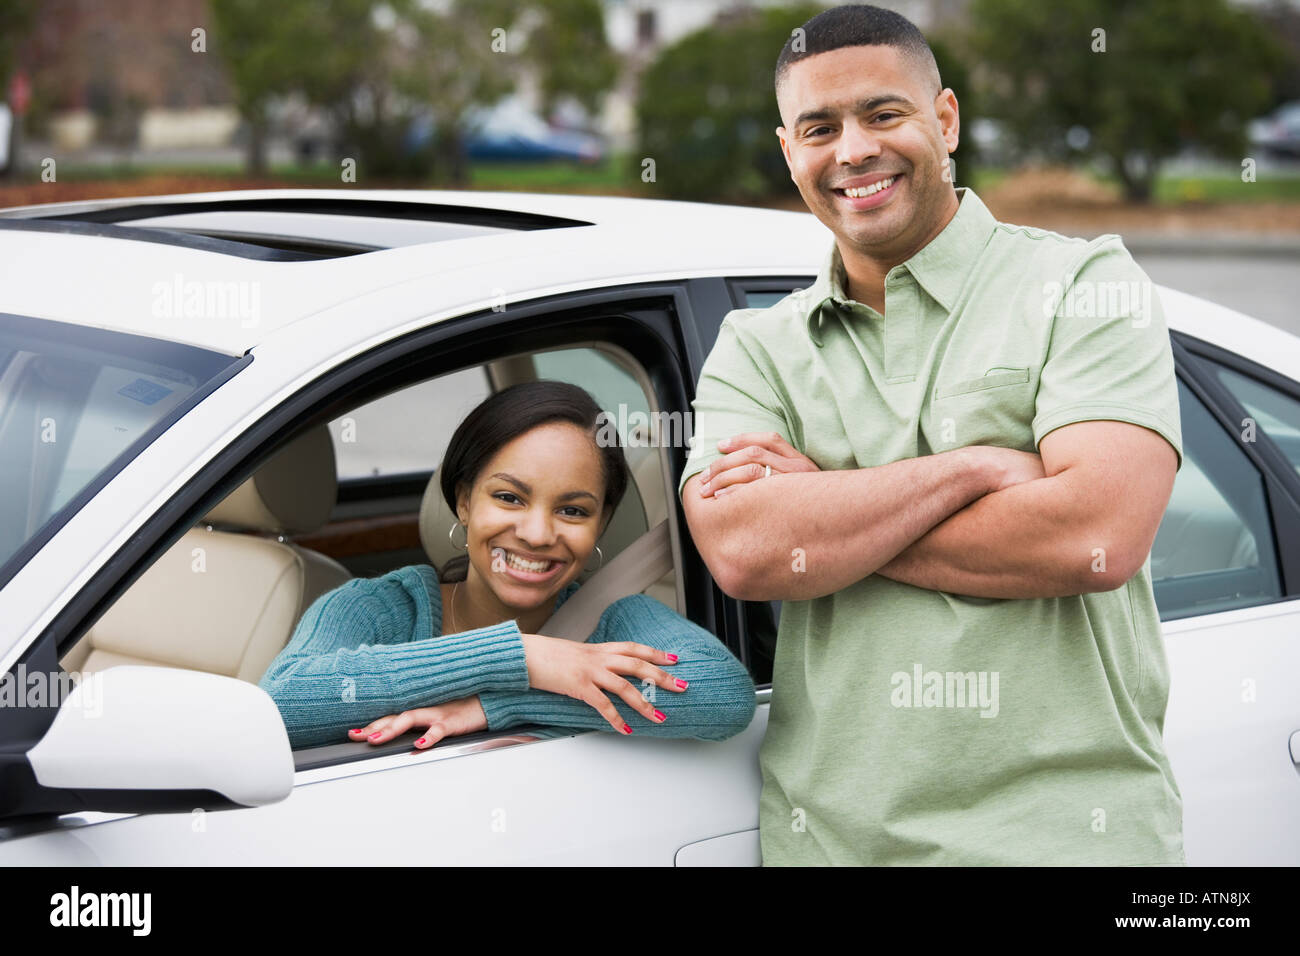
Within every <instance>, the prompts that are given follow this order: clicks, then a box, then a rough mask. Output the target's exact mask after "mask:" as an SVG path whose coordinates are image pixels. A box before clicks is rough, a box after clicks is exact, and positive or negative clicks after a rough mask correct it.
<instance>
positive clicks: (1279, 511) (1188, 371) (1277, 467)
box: [1170, 330, 1300, 607]
mask: <svg viewBox="0 0 1300 956" xmlns="http://www.w3.org/2000/svg"><path fill="white" fill-rule="evenodd" d="M1170 340H1171V344H1172V347H1173V353H1174V364H1175V367H1176V368H1177V370H1178V373H1179V376H1180V377H1181V378H1182V380H1183V382H1184V383H1185V384H1186V385H1187V387H1188V389H1189V390H1190V391H1191V392H1192V393H1193V394H1194V395H1196V397H1197V398H1198V399H1200V401H1201V402H1202V404H1204V405H1205V407H1206V408H1207V409H1208V410H1209V412H1210V414H1211V416H1213V417H1214V419H1215V420H1216V421H1217V422H1218V423H1219V424H1220V425H1221V426H1222V427H1223V428H1225V429H1226V430H1227V432H1228V434H1229V435H1237V434H1239V433H1240V431H1241V428H1242V426H1241V424H1240V422H1241V421H1242V419H1244V418H1249V417H1250V415H1249V413H1248V412H1247V411H1246V409H1245V408H1244V407H1243V406H1242V404H1241V403H1240V402H1239V401H1237V398H1236V396H1234V395H1233V394H1232V392H1231V391H1230V390H1229V389H1228V387H1227V386H1226V385H1224V384H1223V383H1222V382H1220V381H1219V380H1218V377H1217V376H1216V375H1215V373H1214V369H1213V367H1212V366H1210V365H1209V364H1207V361H1208V362H1218V363H1220V364H1222V365H1225V366H1227V367H1228V368H1231V369H1232V370H1234V371H1236V372H1239V373H1241V374H1243V375H1246V376H1249V377H1251V378H1255V379H1258V380H1259V381H1261V382H1262V383H1264V384H1266V385H1269V386H1271V387H1273V388H1277V389H1278V390H1279V391H1281V392H1283V393H1284V394H1286V395H1289V396H1291V397H1293V398H1296V399H1297V400H1300V383H1297V382H1295V381H1293V380H1291V379H1289V378H1287V377H1286V376H1284V375H1282V374H1280V373H1278V372H1275V371H1273V370H1272V369H1269V368H1266V367H1264V366H1262V365H1260V364H1258V363H1256V362H1252V361H1251V360H1249V359H1247V358H1245V357H1244V356H1241V355H1238V354H1237V353H1235V352H1231V351H1229V350H1227V349H1224V348H1221V347H1219V346H1217V345H1214V344H1212V343H1210V342H1206V341H1204V340H1202V339H1198V338H1195V337H1194V336H1191V335H1187V334H1186V333H1184V332H1176V331H1173V330H1171V331H1170ZM1236 444H1237V447H1239V448H1240V449H1241V450H1242V453H1243V454H1245V456H1246V458H1247V459H1248V460H1249V461H1250V463H1251V464H1252V465H1254V466H1255V468H1256V469H1257V470H1258V471H1259V473H1260V475H1261V477H1262V478H1263V479H1264V495H1265V507H1266V508H1267V510H1268V514H1269V520H1270V522H1271V524H1272V531H1273V545H1274V547H1275V549H1276V552H1277V559H1278V572H1279V574H1280V575H1281V578H1282V596H1281V597H1280V598H1279V599H1278V600H1277V601H1273V602H1268V603H1273V604H1276V603H1280V602H1281V601H1287V600H1293V599H1294V598H1296V597H1298V596H1300V473H1297V472H1296V469H1295V467H1294V466H1293V465H1292V464H1291V461H1290V459H1288V458H1287V457H1286V455H1285V454H1284V453H1283V451H1282V449H1280V448H1278V447H1277V445H1276V444H1275V443H1274V442H1273V440H1272V439H1271V438H1270V437H1269V436H1268V433H1267V432H1265V431H1264V429H1262V428H1260V429H1257V431H1256V436H1255V441H1253V442H1242V441H1239V442H1237V443H1236ZM1256 606H1258V607H1266V606H1267V604H1261V605H1256Z"/></svg>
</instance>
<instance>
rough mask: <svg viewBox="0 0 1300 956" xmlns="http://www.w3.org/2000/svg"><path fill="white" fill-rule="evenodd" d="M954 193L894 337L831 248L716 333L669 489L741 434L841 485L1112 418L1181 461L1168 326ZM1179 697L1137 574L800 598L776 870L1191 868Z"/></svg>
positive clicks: (774, 779) (780, 683)
mask: <svg viewBox="0 0 1300 956" xmlns="http://www.w3.org/2000/svg"><path fill="white" fill-rule="evenodd" d="M957 193H958V197H959V199H960V205H959V207H958V211H957V213H956V214H955V215H954V217H953V218H952V220H951V221H950V222H949V223H948V225H947V226H946V227H945V228H944V229H943V231H942V232H941V233H940V234H939V235H938V236H937V237H935V239H934V240H932V241H931V242H930V243H929V244H928V245H927V246H925V248H923V249H922V250H921V251H920V252H918V253H917V254H916V255H914V256H913V257H912V258H911V259H909V260H907V261H906V262H904V263H902V264H900V265H898V266H895V267H894V268H893V269H891V270H890V271H889V274H888V276H887V277H886V280H885V313H884V314H883V315H882V314H880V313H879V312H877V311H875V310H874V309H872V308H870V307H868V306H866V305H863V304H861V303H858V302H854V301H852V300H850V299H848V298H847V296H846V295H845V293H844V288H845V285H846V283H845V281H844V270H843V264H842V262H841V260H840V257H839V254H838V250H837V248H836V247H835V245H834V243H832V246H831V250H830V254H829V255H828V256H827V258H826V260H825V262H824V265H823V267H822V269H821V274H820V275H819V276H818V277H817V281H816V282H815V283H814V284H813V285H812V287H811V288H810V289H808V290H805V291H803V292H794V293H792V294H791V295H789V296H786V297H785V298H784V299H782V300H781V301H780V302H778V303H777V304H776V305H774V306H772V307H771V308H767V309H740V310H737V311H733V312H731V313H729V314H728V315H727V317H726V319H725V321H724V322H723V324H722V328H721V330H720V332H719V335H718V341H717V343H716V345H715V346H714V347H713V351H712V352H711V353H710V354H709V357H708V359H707V361H706V362H705V364H704V368H703V371H702V373H701V376H700V382H699V386H698V388H697V390H696V398H695V401H694V416H693V417H694V423H693V424H694V433H695V438H694V441H693V447H692V450H691V452H690V455H689V457H688V459H687V463H686V470H685V473H684V474H683V476H682V481H681V485H683V486H684V485H685V484H686V481H687V479H689V478H690V476H691V475H694V474H696V473H698V472H699V471H701V470H702V469H703V468H704V467H705V466H707V465H708V464H709V463H710V462H712V461H713V460H715V459H716V458H718V457H719V454H720V453H719V452H718V450H717V442H718V440H719V439H721V438H724V437H727V436H730V435H735V434H737V433H740V432H749V431H776V432H779V433H780V434H781V435H783V436H784V437H785V438H786V440H788V441H789V442H790V443H791V444H792V445H793V446H794V447H795V448H797V449H799V451H801V452H802V453H803V454H805V455H807V456H808V457H809V458H810V459H812V460H813V461H814V462H816V464H817V465H818V467H820V468H821V469H822V470H830V469H835V468H869V467H874V466H878V465H885V464H888V463H890V462H895V461H899V460H901V459H904V458H915V457H918V456H921V455H928V454H931V453H935V452H940V451H946V450H948V449H951V448H956V447H959V446H964V445H999V446H1003V447H1008V448H1017V449H1021V450H1023V451H1036V450H1037V447H1038V443H1039V442H1040V441H1041V440H1042V438H1043V436H1044V435H1046V434H1047V433H1048V432H1050V431H1052V430H1053V429H1056V428H1060V427H1061V426H1063V425H1069V424H1071V423H1072V422H1080V421H1087V420H1094V419H1107V420H1116V421H1124V422H1132V423H1134V424H1137V425H1141V426H1144V427H1146V428H1149V429H1152V430H1153V431H1155V432H1157V433H1159V434H1160V435H1162V436H1163V437H1164V438H1165V439H1166V440H1167V441H1168V442H1169V443H1170V444H1171V445H1172V446H1173V447H1174V449H1175V450H1176V451H1177V452H1178V456H1179V464H1180V465H1181V462H1182V447H1181V433H1180V430H1179V415H1178V395H1177V391H1176V385H1175V380H1174V365H1173V356H1172V353H1171V350H1170V345H1169V337H1168V332H1167V330H1166V327H1165V322H1164V317H1163V314H1162V312H1161V310H1160V305H1159V302H1158V300H1157V299H1156V298H1155V295H1154V293H1153V292H1152V290H1151V286H1150V283H1149V281H1148V280H1147V277H1146V275H1145V274H1144V273H1143V272H1142V270H1141V269H1140V268H1138V266H1137V265H1136V264H1135V263H1134V262H1133V259H1132V258H1131V257H1130V256H1129V254H1128V252H1127V250H1125V248H1124V246H1123V244H1122V243H1121V241H1120V239H1119V237H1118V236H1114V235H1106V236H1101V237H1099V238H1097V239H1094V240H1091V241H1086V240H1083V239H1074V238H1067V237H1064V236H1061V235H1058V234H1056V233H1053V232H1048V231H1045V230H1042V229H1033V228H1028V227H1024V226H1014V225H1008V224H1006V223H1001V222H998V221H997V220H996V219H994V218H993V216H992V215H991V214H990V212H989V211H988V208H987V207H986V206H985V205H984V204H983V203H982V202H981V201H980V199H979V197H978V196H976V195H975V193H974V192H972V191H971V190H970V189H968V188H967V189H958V190H957ZM678 490H679V493H680V490H681V486H679V489H678ZM793 564H794V562H792V568H793ZM792 573H795V572H794V571H793V570H792ZM1168 691H1169V671H1168V667H1167V664H1166V660H1165V651H1164V644H1163V639H1162V636H1161V631H1160V620H1159V616H1158V614H1157V611H1156V603H1155V598H1154V596H1153V594H1152V590H1151V574H1150V560H1149V559H1148V561H1147V562H1146V564H1145V565H1144V566H1143V568H1142V570H1141V571H1139V572H1138V574H1137V575H1135V576H1134V577H1133V578H1132V579H1131V580H1130V581H1129V582H1128V583H1127V584H1125V585H1124V586H1123V587H1120V588H1118V589H1116V590H1114V591H1108V592H1101V593H1095V594H1082V595H1078V596H1072V597H1062V598H1041V599H1006V600H1001V599H999V600H995V599H986V598H972V597H966V596H963V595H960V594H949V593H946V592H943V591H931V590H926V589H923V588H918V587H913V586H912V585H908V584H901V583H899V582H896V581H892V580H889V579H888V578H884V577H881V576H880V575H876V574H873V575H870V576H869V577H866V578H864V579H863V580H861V581H858V582H857V583H856V584H853V585H851V586H849V587H847V588H844V589H843V590H841V591H838V592H836V593H834V594H830V595H827V596H825V597H821V598H816V599H814V600H807V601H786V602H785V603H784V605H783V607H782V611H781V621H780V628H779V630H778V634H777V644H776V652H775V663H774V665H773V677H772V705H771V712H770V716H769V722H768V727H767V736H766V738H765V739H764V741H763V745H762V749H761V751H760V766H761V770H762V778H763V790H762V798H761V802H760V834H761V842H762V849H763V861H764V864H765V865H781V864H886V863H896V864H1064V865H1072V864H1104V865H1126V864H1147V865H1149V864H1181V863H1184V862H1185V860H1184V857H1183V840H1182V798H1181V795H1180V794H1179V791H1178V786H1177V784H1176V783H1175V781H1174V777H1173V773H1172V771H1171V769H1170V766H1169V760H1168V758H1167V757H1166V754H1165V748H1164V744H1163V740H1162V731H1163V724H1164V714H1165V703H1166V700H1167V697H1168Z"/></svg>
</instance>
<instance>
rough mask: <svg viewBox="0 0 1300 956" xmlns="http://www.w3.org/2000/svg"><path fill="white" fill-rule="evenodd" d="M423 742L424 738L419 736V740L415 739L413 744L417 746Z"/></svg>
mask: <svg viewBox="0 0 1300 956" xmlns="http://www.w3.org/2000/svg"><path fill="white" fill-rule="evenodd" d="M423 743H424V738H423V737H421V738H420V739H419V740H417V741H416V742H415V746H417V747H418V746H420V745H421V744H423Z"/></svg>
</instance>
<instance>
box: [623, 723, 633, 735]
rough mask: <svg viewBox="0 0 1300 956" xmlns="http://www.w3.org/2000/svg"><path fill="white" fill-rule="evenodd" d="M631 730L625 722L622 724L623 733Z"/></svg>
mask: <svg viewBox="0 0 1300 956" xmlns="http://www.w3.org/2000/svg"><path fill="white" fill-rule="evenodd" d="M631 732H632V728H631V727H629V726H628V725H627V724H624V725H623V733H625V734H630V733H631Z"/></svg>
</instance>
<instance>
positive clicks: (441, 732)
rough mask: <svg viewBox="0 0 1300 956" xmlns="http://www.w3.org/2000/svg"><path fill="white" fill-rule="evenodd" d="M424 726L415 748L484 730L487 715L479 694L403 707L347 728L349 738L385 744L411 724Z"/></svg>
mask: <svg viewBox="0 0 1300 956" xmlns="http://www.w3.org/2000/svg"><path fill="white" fill-rule="evenodd" d="M420 726H427V727H428V728H429V729H428V730H427V731H425V733H424V736H423V737H421V738H420V739H419V740H417V741H416V742H415V747H416V749H417V750H428V749H429V748H430V747H432V746H433V745H434V744H436V743H437V742H438V741H439V740H441V739H442V738H443V737H455V736H457V735H459V734H472V733H474V731H476V730H487V717H486V716H485V715H484V713H483V705H482V704H480V703H479V700H478V695H477V694H475V695H474V696H473V697H465V698H462V699H461V700H453V701H448V702H447V703H445V704H437V705H435V706H433V707H419V708H417V709H415V710H404V711H402V712H401V713H400V714H389V715H388V716H387V717H380V718H379V719H378V720H372V721H371V722H370V723H368V724H367V725H366V726H365V727H363V728H361V729H359V730H349V731H348V739H349V740H364V741H367V742H368V743H372V744H384V743H388V741H390V740H392V739H393V738H395V737H400V736H401V735H402V734H404V733H406V732H407V731H408V730H410V729H411V728H412V727H420Z"/></svg>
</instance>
